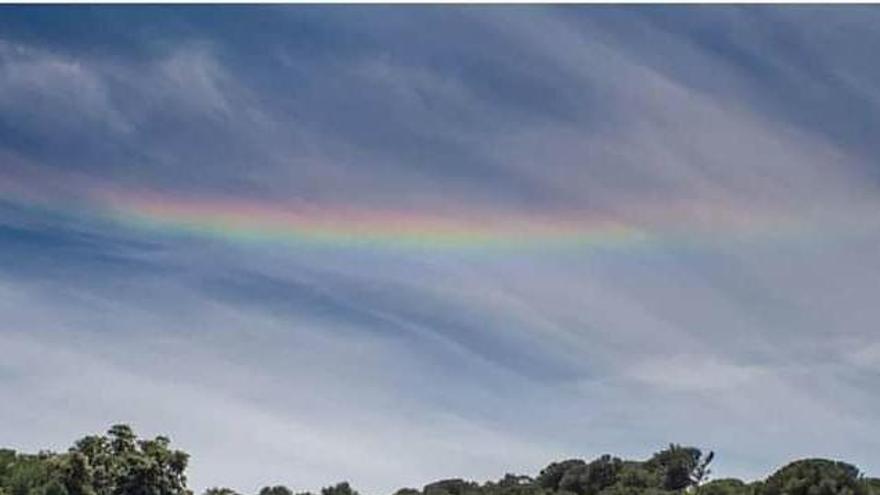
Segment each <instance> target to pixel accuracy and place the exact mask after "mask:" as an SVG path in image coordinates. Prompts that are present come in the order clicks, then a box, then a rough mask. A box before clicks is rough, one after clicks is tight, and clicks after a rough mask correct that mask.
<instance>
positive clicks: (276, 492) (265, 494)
mask: <svg viewBox="0 0 880 495" xmlns="http://www.w3.org/2000/svg"><path fill="white" fill-rule="evenodd" d="M260 495H293V491H292V490H291V489H290V488H287V487H286V486H284V485H276V486H264V487H263V488H261V489H260Z"/></svg>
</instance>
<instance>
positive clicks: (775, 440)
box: [0, 6, 880, 494]
mask: <svg viewBox="0 0 880 495" xmlns="http://www.w3.org/2000/svg"><path fill="white" fill-rule="evenodd" d="M877 46H880V10H878V9H875V8H871V7H865V8H862V7H839V8H828V7H819V8H812V7H811V8H807V7H800V6H798V7H794V6H793V7H786V8H765V7H750V8H727V7H675V8H671V7H666V8H662V7H617V8H610V7H584V8H528V9H524V8H483V7H479V8H478V7H461V8H454V7H420V8H415V7H387V8H386V7H287V8H285V7H274V6H273V7H269V6H266V7H248V8H244V7H223V8H214V7H189V8H183V7H149V8H147V7H126V8H121V7H70V8H67V7H51V8H47V7H37V8H24V7H14V6H4V7H0V353H2V356H0V440H2V442H0V443H2V444H3V445H7V446H12V447H15V448H20V449H25V450H35V449H38V448H42V447H46V446H51V447H54V448H56V449H63V448H65V447H66V446H67V445H68V444H69V443H70V442H71V441H73V440H74V439H75V438H76V437H77V436H79V435H81V434H85V433H88V432H97V431H102V430H103V429H105V428H106V427H107V426H108V425H109V424H111V423H114V422H129V423H131V424H133V425H134V426H135V427H136V428H137V429H138V430H139V431H140V432H141V433H143V434H146V435H152V434H159V433H167V434H168V435H170V436H171V437H172V438H173V441H174V443H175V445H177V446H179V447H181V448H184V449H186V450H187V451H189V452H190V453H192V454H193V456H194V457H193V463H192V466H191V477H190V481H191V485H192V486H193V488H195V489H196V490H201V489H204V488H206V487H207V486H213V485H226V486H231V487H233V488H236V489H238V490H240V491H243V492H245V493H252V492H254V491H255V490H257V489H258V488H259V487H260V486H263V485H265V484H270V483H272V484H275V483H284V484H288V485H289V486H291V487H292V488H294V489H296V490H304V489H316V488H319V487H320V486H322V485H324V484H328V483H330V482H334V481H338V480H342V479H347V480H350V481H351V482H352V483H353V485H354V486H355V487H356V488H359V489H362V490H363V491H365V492H367V493H368V494H373V493H377V494H378V493H390V491H391V490H393V489H395V488H398V487H400V486H404V485H411V486H421V485H422V484H424V483H426V482H428V481H431V480H435V479H439V478H443V477H449V476H469V477H473V478H475V479H480V480H482V479H487V478H497V477H500V476H502V475H503V474H504V473H505V472H522V473H532V474H533V473H535V472H537V470H538V469H539V468H540V467H542V466H543V465H545V464H546V463H547V462H549V461H551V460H557V459H561V458H564V457H568V456H582V457H591V456H595V455H598V454H601V453H605V452H611V453H614V454H618V455H622V456H632V457H646V456H648V455H650V454H651V452H652V451H653V450H657V449H659V448H661V447H663V446H664V445H665V444H667V443H668V442H672V441H674V442H682V443H689V444H695V445H698V446H700V447H705V448H708V449H713V450H715V451H716V452H717V458H716V468H715V473H716V474H717V475H719V476H743V477H749V478H751V477H759V476H764V475H765V474H767V472H768V471H769V470H772V469H774V468H775V467H777V466H778V465H779V464H780V463H782V462H785V461H788V460H790V459H792V458H795V457H807V456H827V457H837V458H842V459H845V460H848V461H850V462H853V463H856V464H858V465H859V466H860V467H861V468H862V469H863V470H865V471H867V472H869V473H871V474H873V475H875V476H876V475H878V474H880V464H878V456H877V452H880V435H878V432H880V396H878V394H877V393H876V391H877V390H878V389H880V333H878V328H880V305H878V304H877V299H878V294H880V250H878V249H877V246H878V243H880V230H878V229H877V227H878V222H877V219H878V218H880V216H878V215H880V207H878V205H880V192H878V185H880V168H878V166H877V163H878V157H880V141H878V140H877V139H876V129H878V128H880V65H878V64H877V63H876V56H875V54H874V53H873V51H874V49H875V48H876V47H877ZM96 190H114V191H134V190H136V191H149V192H152V193H155V194H160V195H162V196H163V197H175V198H202V197H209V198H216V197H222V198H234V199H240V200H243V201H253V200H259V201H266V202H270V203H271V202H273V201H279V202H285V201H299V202H305V203H308V204H313V205H318V206H319V207H328V208H329V207H340V206H343V207H346V208H353V209H364V210H374V209H380V210H382V211H402V212H408V211H431V212H441V213H442V214H444V215H450V216H453V217H461V216H467V215H470V214H472V213H475V212H493V213H499V212H501V213H503V214H507V215H510V216H512V217H516V216H517V215H520V214H526V213H533V212H540V213H541V214H542V215H544V216H545V217H551V218H552V217H553V216H554V215H566V214H569V213H570V212H593V213H595V212H598V213H597V214H599V213H600V214H602V215H612V214H613V215H615V216H616V218H624V219H626V220H627V221H628V222H631V223H632V224H634V225H641V226H643V228H644V229H645V230H646V231H647V232H648V234H649V235H650V236H651V238H652V239H656V240H657V242H652V243H648V244H647V245H645V246H642V247H637V248H633V249H606V250H598V251H595V250H594V251H589V252H587V251H584V252H581V251H578V250H577V249H573V250H555V249H549V248H548V249H546V250H542V249H541V248H540V246H539V247H537V248H536V249H531V250H528V251H524V252H507V253H503V252H502V253H499V252H492V251H486V252H480V251H479V250H476V251H473V250H471V251H467V252H456V251H454V250H451V251H450V250H439V249H438V250H432V249H421V250H414V251H407V252H383V251H382V250H378V251H377V250H365V249H364V250H362V249H358V248H357V247H352V246H349V247H347V248H345V249H326V250H322V249H314V248H312V249H305V248H302V249H300V248H297V247H296V246H294V245H290V244H284V243H278V244H273V243H272V242H262V243H246V244H242V243H236V242H232V240H227V239H224V238H223V236H215V237H211V238H203V237H199V236H175V235H164V234H162V233H155V232H151V231H150V230H144V229H137V228H133V227H132V226H131V225H126V224H122V223H114V222H112V221H107V220H106V219H105V218H102V217H100V216H96V215H92V214H91V213H89V212H90V211H92V210H93V209H100V205H98V206H96V204H95V203H94V201H95V198H94V197H93V193H94V191H96ZM682 205H684V206H682ZM708 207H717V208H718V209H720V210H722V211H733V210H735V211H738V212H746V213H745V221H746V222H754V223H755V224H760V225H762V227H761V228H760V229H758V230H749V232H750V233H751V234H750V235H739V234H737V232H730V231H729V230H727V229H725V228H724V227H723V226H721V227H716V226H715V224H714V223H713V218H714V217H712V216H709V217H706V218H703V217H701V212H702V211H703V210H701V208H708ZM682 208H684V209H685V210H687V211H686V214H684V215H678V217H677V218H681V219H682V220H680V221H679V223H677V224H674V225H673V227H675V229H676V230H675V231H672V230H673V228H672V227H669V225H670V224H666V223H662V222H660V223H658V222H657V221H656V218H657V217H658V216H662V215H664V214H666V213H667V212H669V211H672V210H675V211H680V210H681V209H682ZM741 215H742V213H741ZM700 218H703V220H702V221H701V222H700V223H699V225H697V224H695V223H694V222H696V221H697V219H700ZM780 218H785V219H788V220H787V221H786V222H783V221H782V220H779V219H780ZM792 219H794V221H793V222H792V221H790V220H792ZM793 224H794V225H797V226H798V227H797V229H795V230H796V232H794V233H792V232H789V230H786V229H789V228H790V225H793ZM688 236H690V237H688ZM683 237H687V238H688V239H690V240H689V242H672V239H681V238H683Z"/></svg>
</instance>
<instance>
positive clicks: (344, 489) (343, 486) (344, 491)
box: [321, 481, 359, 495]
mask: <svg viewBox="0 0 880 495" xmlns="http://www.w3.org/2000/svg"><path fill="white" fill-rule="evenodd" d="M321 495H359V494H358V492H357V491H355V490H353V489H352V488H351V485H349V484H348V482H347V481H343V482H342V483H337V484H335V485H333V486H328V487H325V488H322V489H321Z"/></svg>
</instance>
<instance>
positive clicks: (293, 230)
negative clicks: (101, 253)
mask: <svg viewBox="0 0 880 495" xmlns="http://www.w3.org/2000/svg"><path fill="white" fill-rule="evenodd" d="M110 205H111V208H110V210H111V211H112V212H113V213H112V216H113V218H114V219H115V220H117V221H118V222H121V223H124V224H128V225H133V226H137V227H138V228H141V229H149V230H155V231H161V232H173V233H181V234H190V235H198V236H209V237H220V238H224V239H228V240H232V241H239V242H248V243H265V242H269V243H285V244H292V245H301V246H316V247H333V246H339V247H351V248H371V249H442V250H466V249H534V248H538V247H549V246H583V247H608V248H612V247H621V246H625V245H633V244H638V243H640V242H643V241H644V240H645V236H646V233H645V232H644V231H642V230H640V229H637V228H634V227H633V226H630V225H626V224H624V223H621V222H618V221H613V220H610V219H602V218H595V217H580V218H577V219H573V218H566V217H564V216H556V217H549V216H544V217H541V216H535V215H509V214H507V215H503V214H493V213H485V212H483V213H479V214H473V215H469V216H464V215H450V214H446V215H443V214H438V213H431V212H416V211H410V212H404V211H395V210H369V209H357V208H350V207H329V208H328V207H318V206H313V205H297V206H291V205H279V204H272V203H260V202H248V201H240V200H229V199H226V200H192V199H180V198H176V199H172V198H168V197H159V196H145V195H140V196H138V197H134V196H132V195H128V196H127V197H126V198H124V199H121V200H120V199H117V200H115V201H112V202H111V203H110Z"/></svg>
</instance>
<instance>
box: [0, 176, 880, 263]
mask: <svg viewBox="0 0 880 495" xmlns="http://www.w3.org/2000/svg"><path fill="white" fill-rule="evenodd" d="M10 184H11V183H9V182H7V183H6V184H2V183H0V186H6V187H0V193H2V194H0V198H3V197H6V198H7V199H10V198H11V199H12V200H13V201H17V202H20V203H23V204H31V205H33V206H35V207H40V208H45V209H47V210H52V211H62V212H67V213H68V214H72V215H76V216H79V217H84V216H88V217H89V218H93V219H96V220H104V221H108V222H112V223H113V224H114V225H117V226H121V227H128V228H133V229H137V230H140V231H145V232H148V233H150V234H151V235H163V236H168V235H171V236H194V237H200V238H202V237H203V238H212V239H220V240H224V241H230V242H237V243H248V244H272V245H274V244H284V245H288V246H292V247H303V248H307V247H316V248H321V249H324V248H334V247H338V248H352V249H376V250H413V249H415V250H449V251H455V250H459V251H463V250H470V251H491V252H494V251H497V250H546V249H556V248H566V249H567V248H571V249H578V250H583V249H593V250H611V251H622V250H631V249H639V248H654V247H658V246H670V245H673V246H675V245H687V246H693V245H695V244H704V243H715V242H718V241H726V240H730V241H734V242H740V241H743V240H745V241H755V240H758V241H762V240H768V239H769V240H778V239H796V240H799V239H803V238H805V237H811V236H813V237H820V238H826V239H827V238H835V237H839V238H843V237H846V236H847V235H854V234H855V235H858V234H865V233H867V234H869V235H875V234H877V232H878V227H880V214H878V213H880V207H878V204H877V203H876V202H874V203H871V204H861V205H859V204H843V205H837V207H836V208H831V207H829V208H824V209H823V210H822V212H821V214H820V215H817V214H815V212H808V213H804V212H802V211H793V210H792V209H791V208H783V207H779V206H778V205H776V206H774V205H767V204H755V203H750V204H748V205H744V204H742V203H740V204H737V203H731V202H720V201H714V202H702V203H701V202H696V201H689V202H678V203H675V202H665V203H662V204H629V205H628V208H619V209H617V210H615V211H614V212H610V213H609V212H596V211H563V212H560V211H554V212H516V213H512V212H510V211H501V212H499V211H494V212H493V211H486V210H483V209H474V210H473V211H466V212H464V213H462V212H448V211H447V212H436V211H419V210H415V209H413V210H406V211H404V210H390V209H386V210H382V209H369V208H354V207H350V206H344V207H340V206H327V205H315V204H304V203H285V202H280V201H260V200H242V199H240V198H229V197H222V196H215V197H199V196H195V195H187V196H181V195H171V194H162V193H158V192H144V191H131V190H119V189H116V188H113V187H107V186H106V185H102V186H103V187H94V188H87V189H88V191H87V193H85V194H82V195H79V196H78V199H77V200H76V201H69V200H66V201H67V203H69V204H59V202H62V201H60V200H59V199H58V196H57V195H53V194H46V193H45V192H44V193H43V194H39V193H35V192H34V190H33V189H32V188H22V187H17V188H13V187H11V186H10ZM854 219H861V220H857V221H856V220H854ZM866 219H867V220H866Z"/></svg>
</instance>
